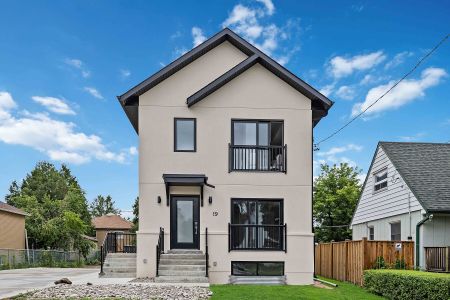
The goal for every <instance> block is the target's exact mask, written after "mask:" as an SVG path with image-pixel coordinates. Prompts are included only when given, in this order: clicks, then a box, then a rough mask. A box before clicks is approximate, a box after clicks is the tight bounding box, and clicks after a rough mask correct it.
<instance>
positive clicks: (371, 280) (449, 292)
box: [364, 270, 450, 300]
mask: <svg viewBox="0 0 450 300" xmlns="http://www.w3.org/2000/svg"><path fill="white" fill-rule="evenodd" d="M364 287H365V288H366V289H367V290H369V291H370V292H372V293H374V294H377V295H381V296H383V297H386V298H388V299H392V300H397V299H399V300H400V299H401V300H403V299H408V300H416V299H417V300H418V299H430V300H443V299H445V300H448V299H450V274H439V273H429V272H422V271H409V270H367V271H364Z"/></svg>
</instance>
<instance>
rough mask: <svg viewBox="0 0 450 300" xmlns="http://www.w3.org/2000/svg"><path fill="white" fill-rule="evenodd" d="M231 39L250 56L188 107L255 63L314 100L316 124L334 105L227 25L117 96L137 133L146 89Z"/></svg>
mask: <svg viewBox="0 0 450 300" xmlns="http://www.w3.org/2000/svg"><path fill="white" fill-rule="evenodd" d="M225 41H228V42H230V43H231V44H233V45H234V46H235V47H236V48H238V49H239V50H241V51H242V52H243V53H245V54H246V55H248V56H249V57H248V58H247V59H245V60H244V61H243V62H241V63H240V64H238V65H237V66H236V67H234V68H232V69H231V70H229V71H228V72H226V73H225V74H223V75H222V76H220V77H219V78H217V79H215V80H214V81H213V82H211V83H210V84H208V85H207V86H206V87H204V88H202V89H200V91H198V92H196V93H194V94H193V95H192V96H190V97H188V98H187V99H186V103H187V105H188V107H190V106H192V105H194V104H195V103H197V102H199V101H201V100H202V99H203V98H205V97H206V96H208V95H210V94H211V93H213V92H214V91H216V90H217V89H219V88H220V87H222V86H223V85H225V84H226V83H228V82H229V81H230V80H232V79H233V78H235V77H237V76H238V75H239V74H241V73H242V72H244V71H246V70H247V69H248V68H250V67H251V66H252V65H254V64H256V63H260V64H261V65H262V66H264V67H265V68H266V69H268V70H269V71H271V72H272V73H273V74H275V75H276V76H278V77H279V78H280V79H282V80H284V81H285V82H286V83H288V84H289V85H291V86H292V87H293V88H295V89H296V90H298V91H299V92H300V93H302V94H303V95H305V96H306V97H308V98H309V99H311V101H312V109H313V125H314V126H315V125H316V124H317V123H318V122H319V121H320V119H321V118H322V117H324V116H326V115H327V112H328V109H330V107H331V106H332V105H333V102H332V101H331V100H330V99H328V98H327V97H326V96H324V95H322V94H321V93H320V92H319V91H317V90H316V89H314V88H313V87H311V86H310V85H308V84H307V83H306V82H304V81H303V80H301V79H300V78H298V77H297V76H295V75H294V74H293V73H291V72H290V71H289V70H287V69H286V68H284V67H283V66H281V65H280V64H279V63H277V62H276V61H274V60H273V59H272V58H270V57H269V56H267V55H266V54H264V53H263V52H261V51H260V50H258V49H257V48H256V47H255V46H253V45H251V44H250V43H249V42H247V41H246V40H244V39H243V38H241V37H240V36H238V35H237V34H236V33H234V32H233V31H232V30H230V29H228V28H225V29H223V30H222V31H220V32H219V33H217V34H216V35H214V36H213V37H211V38H210V39H208V40H206V41H205V42H203V43H202V44H200V45H199V46H197V47H195V48H194V49H192V50H191V51H189V52H187V53H186V54H184V55H183V56H181V57H180V58H178V59H177V60H175V61H173V62H172V63H170V64H169V65H167V66H166V67H164V68H163V69H161V70H160V71H158V72H156V73H155V74H153V75H152V76H150V77H148V78H147V79H145V80H144V81H142V82H141V83H139V84H138V85H136V86H135V87H133V88H131V89H130V90H128V91H127V92H125V93H124V94H122V95H120V96H117V98H118V99H119V102H120V104H121V105H122V108H123V109H124V111H125V113H126V115H127V116H128V118H129V120H130V122H131V124H132V125H133V127H134V129H135V130H136V132H138V122H139V120H138V106H139V96H141V95H142V94H144V93H145V92H147V91H148V90H150V89H152V88H153V87H155V86H156V85H157V84H159V83H160V82H162V81H164V80H165V79H167V78H169V77H170V76H171V75H173V74H175V73H176V72H178V71H179V70H181V69H182V68H184V67H185V66H187V65H188V64H190V63H191V62H193V61H194V60H196V59H197V58H199V57H201V56H202V55H204V54H205V53H207V52H208V51H210V50H211V49H213V48H215V47H217V46H218V45H220V44H222V43H223V42H225Z"/></svg>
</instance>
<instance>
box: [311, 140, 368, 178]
mask: <svg viewBox="0 0 450 300" xmlns="http://www.w3.org/2000/svg"><path fill="white" fill-rule="evenodd" d="M362 149H363V147H362V146H360V145H356V144H347V145H344V146H340V147H332V148H330V149H329V150H328V151H320V152H318V153H317V154H316V156H318V157H319V159H316V160H314V164H313V168H314V174H318V173H319V171H320V170H319V166H320V165H322V164H331V165H334V164H336V165H337V164H340V163H347V164H349V165H350V166H352V167H357V164H356V163H355V162H354V161H353V160H351V159H349V158H348V157H346V156H339V155H342V154H344V153H346V152H360V151H361V150H362Z"/></svg>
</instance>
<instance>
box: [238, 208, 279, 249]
mask: <svg viewBox="0 0 450 300" xmlns="http://www.w3.org/2000/svg"><path fill="white" fill-rule="evenodd" d="M284 233H285V225H284V224H283V200H281V199H232V200H231V223H230V243H231V245H230V247H231V249H233V250H247V249H272V250H283V249H284V247H283V244H284Z"/></svg>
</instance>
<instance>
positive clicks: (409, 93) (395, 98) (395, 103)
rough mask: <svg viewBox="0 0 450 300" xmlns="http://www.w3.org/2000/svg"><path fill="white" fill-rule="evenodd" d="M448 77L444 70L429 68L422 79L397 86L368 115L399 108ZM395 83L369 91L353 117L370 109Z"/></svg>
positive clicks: (356, 106)
mask: <svg viewBox="0 0 450 300" xmlns="http://www.w3.org/2000/svg"><path fill="white" fill-rule="evenodd" d="M445 76H447V73H446V72H445V70H444V69H441V68H427V69H425V70H424V71H422V73H421V77H420V79H407V80H404V81H402V82H401V83H400V84H398V85H397V87H396V88H394V89H393V90H392V91H391V92H390V93H389V94H387V95H386V96H384V97H383V98H382V99H381V100H379V101H378V102H377V103H376V104H375V105H374V106H372V107H371V108H370V109H369V110H368V111H367V112H366V115H374V114H377V113H380V112H382V111H385V110H392V109H396V108H399V107H401V106H403V105H405V104H408V103H409V102H412V101H414V100H416V99H417V98H420V97H423V96H424V95H425V90H426V89H428V88H430V87H433V86H435V85H437V84H439V83H440V82H441V80H442V79H443V78H444V77H445ZM394 83H395V81H391V82H389V83H388V84H384V85H379V86H377V87H374V88H372V89H370V90H369V92H368V93H367V96H366V99H365V101H364V102H360V103H356V104H355V105H354V106H353V109H352V116H355V115H357V114H358V113H360V112H362V111H363V110H364V109H366V108H367V107H369V106H370V105H371V104H372V103H373V102H374V101H375V100H376V99H378V98H379V97H380V96H381V95H382V94H383V93H385V92H386V91H387V90H388V89H389V88H390V87H391V86H392V85H393V84H394Z"/></svg>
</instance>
